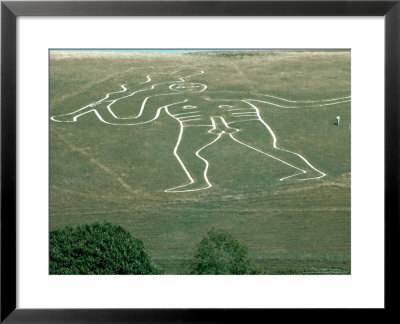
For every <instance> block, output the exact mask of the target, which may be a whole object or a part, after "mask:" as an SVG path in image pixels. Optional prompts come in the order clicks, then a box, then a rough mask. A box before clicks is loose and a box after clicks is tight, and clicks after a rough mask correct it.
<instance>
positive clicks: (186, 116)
mask: <svg viewBox="0 0 400 324" xmlns="http://www.w3.org/2000/svg"><path fill="white" fill-rule="evenodd" d="M179 71H182V70H177V71H173V72H166V73H158V74H167V75H171V76H173V75H174V74H176V73H178V72H179ZM204 73H205V72H204V70H200V71H199V72H198V73H195V74H191V75H188V76H185V77H179V78H178V81H177V80H175V81H170V82H161V83H157V84H154V85H152V86H151V87H150V88H146V89H140V90H137V91H133V92H131V93H130V94H128V95H126V96H122V97H120V98H117V99H113V100H111V101H109V100H107V99H109V97H110V95H112V94H116V93H123V92H126V91H127V87H126V84H122V85H121V88H122V90H119V91H114V92H110V93H107V94H106V96H105V97H104V98H102V99H100V100H98V101H96V102H93V103H90V104H88V105H86V106H84V107H82V108H79V109H78V110H75V111H73V112H71V113H67V114H63V115H59V116H68V115H74V117H73V120H72V121H59V120H57V119H56V117H58V116H52V117H51V120H53V121H56V122H76V121H77V119H78V118H79V117H81V116H82V115H85V114H87V113H90V112H94V113H95V115H96V116H97V118H98V119H99V120H100V121H101V122H103V123H105V124H109V125H115V126H133V125H142V124H147V123H151V122H152V121H154V120H156V119H157V118H158V117H159V116H160V113H161V111H162V110H163V109H164V110H165V112H166V113H167V114H168V115H169V116H171V117H173V118H174V119H175V120H177V121H178V122H179V124H180V131H179V135H178V140H177V142H176V144H175V147H174V150H173V154H174V156H175V158H176V159H177V160H178V162H179V164H180V166H181V168H182V169H183V171H184V172H185V174H186V176H187V178H188V179H189V181H190V182H189V183H187V184H184V185H180V186H177V187H173V188H169V189H166V190H164V191H165V192H170V193H172V192H192V191H200V190H206V189H209V188H211V187H212V184H211V182H210V181H209V179H208V176H207V173H208V169H209V162H208V161H207V160H206V159H204V158H203V157H202V156H201V155H200V152H201V151H202V150H204V149H205V148H207V147H209V146H211V145H212V144H214V143H216V142H217V141H218V140H219V139H220V138H221V137H222V135H223V134H228V135H229V136H230V137H231V139H232V140H233V141H235V142H237V143H239V144H241V145H244V146H246V147H248V148H250V149H252V150H255V151H256V152H258V153H261V154H263V155H266V156H268V157H271V158H273V159H275V160H277V161H279V162H281V163H283V164H285V165H287V166H290V167H292V168H294V169H296V170H297V171H300V172H297V173H295V174H293V175H290V176H287V177H284V178H281V179H280V181H284V180H286V179H289V178H292V177H294V176H297V175H300V174H306V173H307V171H306V170H304V169H301V168H298V167H296V166H294V165H292V164H290V163H288V162H286V161H284V160H282V159H279V158H277V157H276V156H274V155H271V154H269V153H266V152H263V151H262V150H259V149H257V148H256V147H253V146H251V145H248V144H246V143H244V142H242V141H240V140H239V139H237V138H236V137H235V136H234V133H236V132H240V130H239V129H237V128H232V127H230V126H229V125H230V124H233V123H238V122H245V121H255V120H256V121H259V122H261V123H262V124H263V125H264V126H265V127H266V129H267V130H268V132H269V134H270V135H271V136H272V139H273V148H274V149H276V150H280V151H284V152H288V153H291V154H294V155H296V156H298V157H299V158H300V159H302V160H303V161H304V162H305V163H306V164H307V165H308V166H309V167H310V168H311V169H313V170H314V171H316V172H318V173H319V174H320V176H318V177H310V178H305V179H296V180H297V181H304V180H314V179H320V178H323V177H325V176H326V174H325V173H323V172H322V171H321V170H318V169H317V168H315V167H314V166H313V165H312V164H311V163H310V162H309V161H308V160H307V159H306V158H305V157H304V156H302V155H301V154H299V153H296V152H293V151H289V150H285V149H282V148H280V147H278V146H277V138H276V135H275V133H274V132H273V131H272V129H271V127H270V126H269V125H268V124H267V123H266V122H265V121H264V120H263V119H262V117H261V115H260V111H259V109H258V107H257V106H255V105H254V104H253V103H252V102H262V103H265V104H268V105H271V106H275V107H279V108H284V109H299V108H317V107H325V106H330V105H337V104H342V103H346V102H350V101H351V96H347V97H340V98H333V99H324V100H303V101H300V100H290V99H285V98H280V97H276V96H272V95H267V94H253V93H252V94H251V95H254V96H261V97H266V99H268V98H273V99H278V100H280V101H283V102H288V103H304V104H311V105H307V106H303V107H296V106H284V105H281V104H277V103H274V102H271V101H270V99H268V101H267V100H261V99H257V98H248V99H241V100H240V99H218V100H214V99H211V98H203V99H206V100H210V101H218V102H221V101H230V102H232V101H241V102H244V103H246V104H248V105H250V106H251V107H252V109H253V110H252V111H249V108H235V109H227V110H225V111H229V112H231V111H243V112H237V113H231V114H232V117H255V116H256V117H257V118H256V119H246V120H238V121H232V122H229V123H228V122H226V121H225V119H224V118H223V117H222V116H211V117H209V118H210V120H211V125H186V126H185V125H183V122H188V121H197V120H201V119H202V118H197V117H202V115H196V114H198V113H200V111H189V112H184V113H178V114H171V113H170V112H169V111H168V107H170V106H174V105H177V104H184V103H186V102H188V100H189V99H185V100H183V101H179V102H175V103H172V104H169V105H165V106H162V107H159V108H158V109H157V111H156V113H155V116H154V117H153V118H152V119H151V120H148V121H145V122H139V123H133V124H125V123H124V124H118V123H110V122H107V121H105V120H104V119H103V118H102V117H101V115H100V114H99V113H98V112H97V110H96V109H95V108H94V107H96V106H97V105H100V104H102V103H104V102H109V104H108V105H107V110H108V112H109V113H110V115H111V116H112V117H113V118H114V119H117V120H122V119H129V120H132V119H138V118H140V117H141V116H142V114H143V111H144V109H145V106H146V103H147V101H148V99H149V98H151V97H156V96H166V95H175V94H177V93H182V92H181V91H179V90H177V89H173V87H174V86H175V85H176V84H179V83H180V82H182V83H183V82H186V81H187V80H186V78H189V77H193V76H196V75H201V74H204ZM151 81H152V78H151V75H150V74H149V75H147V76H146V80H145V81H143V82H140V83H139V84H146V83H149V82H151ZM171 83H172V84H171ZM161 84H171V85H170V86H169V88H170V89H171V90H173V91H176V92H174V93H169V94H161V95H152V96H148V97H146V98H145V99H144V100H143V102H142V104H141V107H140V111H139V113H138V114H137V115H136V116H134V117H133V116H129V117H118V116H116V115H115V114H114V112H113V111H112V109H111V106H112V105H113V104H114V103H115V102H117V101H119V100H121V99H124V98H128V97H131V96H134V95H135V94H137V93H139V92H143V91H148V90H153V89H154V88H155V87H156V86H159V85H161ZM194 84H196V85H201V86H202V89H201V90H200V91H196V92H197V93H199V92H203V91H205V90H206V89H207V85H205V84H202V83H195V82H190V83H189V85H190V87H192V88H199V87H198V86H196V87H193V85H194ZM183 88H185V86H183ZM232 107H233V106H231V105H219V106H218V108H220V109H223V108H232ZM87 108H93V109H88V110H87ZM197 108H198V107H197V106H192V105H185V106H183V108H182V109H197ZM85 109H86V110H85ZM82 110H85V111H84V112H82V113H81V114H78V115H76V113H77V112H79V111H82ZM216 120H219V122H220V123H222V125H223V127H224V128H223V130H220V129H217V123H216ZM185 127H212V129H210V130H209V131H208V132H209V133H214V134H215V132H217V137H216V138H215V139H214V140H212V141H211V142H209V143H207V144H206V145H204V146H202V147H201V148H200V149H199V150H197V151H196V152H195V155H196V156H197V157H198V158H200V159H201V160H202V161H203V162H204V163H205V168H204V171H203V178H204V181H205V183H206V184H207V185H206V186H204V187H201V188H196V189H186V190H178V189H183V188H185V187H187V186H190V185H191V184H193V183H195V182H196V181H195V180H194V178H193V177H192V175H191V174H190V172H189V170H188V169H187V168H186V166H185V164H184V163H183V161H182V160H181V158H180V157H179V155H178V148H179V145H180V143H181V141H182V138H183V130H184V128H185ZM228 129H232V131H226V130H228ZM213 131H214V132H213Z"/></svg>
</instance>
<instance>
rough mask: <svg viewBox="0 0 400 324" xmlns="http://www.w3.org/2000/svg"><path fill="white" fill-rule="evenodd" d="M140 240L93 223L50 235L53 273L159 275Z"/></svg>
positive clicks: (120, 228) (117, 229) (51, 269)
mask: <svg viewBox="0 0 400 324" xmlns="http://www.w3.org/2000/svg"><path fill="white" fill-rule="evenodd" d="M160 273H162V271H161V270H160V269H159V268H158V267H157V266H156V265H154V264H153V262H152V261H151V259H150V256H149V255H148V254H147V252H146V250H145V246H144V244H143V242H142V241H141V240H140V239H137V238H135V237H133V236H132V234H131V233H129V232H128V231H127V230H125V229H124V228H122V227H121V226H117V225H113V224H111V223H102V224H100V223H93V224H87V225H81V226H78V227H75V228H74V227H71V226H67V227H65V228H61V229H56V230H53V231H51V232H50V274H160Z"/></svg>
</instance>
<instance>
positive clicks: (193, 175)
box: [165, 126, 222, 192]
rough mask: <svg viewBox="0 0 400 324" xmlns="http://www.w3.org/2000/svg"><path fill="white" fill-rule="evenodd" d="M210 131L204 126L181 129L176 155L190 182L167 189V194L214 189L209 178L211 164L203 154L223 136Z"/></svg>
mask: <svg viewBox="0 0 400 324" xmlns="http://www.w3.org/2000/svg"><path fill="white" fill-rule="evenodd" d="M209 129H210V128H209V127H202V126H188V127H181V129H180V133H179V137H178V141H177V143H176V146H175V149H174V155H175V157H176V159H177V160H178V162H179V164H180V166H181V167H182V169H183V171H184V172H185V173H186V176H187V178H188V181H189V182H188V183H186V184H183V185H180V186H177V187H173V188H170V189H167V190H165V192H190V191H198V190H205V189H208V188H211V187H212V184H211V183H210V181H209V180H208V177H207V171H208V167H209V163H208V161H207V160H206V159H205V158H204V157H203V156H202V155H201V153H202V151H203V150H204V149H206V148H207V147H208V146H210V145H212V144H214V143H215V142H216V141H218V139H219V138H220V137H221V136H222V134H218V135H216V134H211V133H208V130H209Z"/></svg>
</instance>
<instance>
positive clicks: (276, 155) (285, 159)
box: [230, 120, 326, 181]
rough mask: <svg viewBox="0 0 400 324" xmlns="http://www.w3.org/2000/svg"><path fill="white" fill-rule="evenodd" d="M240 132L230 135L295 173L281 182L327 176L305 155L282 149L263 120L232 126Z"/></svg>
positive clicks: (236, 140)
mask: <svg viewBox="0 0 400 324" xmlns="http://www.w3.org/2000/svg"><path fill="white" fill-rule="evenodd" d="M231 125H232V126H233V127H235V128H239V129H240V131H239V132H237V133H234V134H230V136H231V138H232V139H233V140H234V141H235V142H238V143H240V144H242V145H244V146H247V147H249V148H250V149H253V150H255V151H257V152H259V153H261V154H263V155H266V156H268V157H270V158H273V159H275V160H277V161H279V162H281V163H283V164H285V165H287V166H289V167H292V168H293V171H294V173H293V174H291V175H288V176H287V177H283V178H281V179H280V180H281V181H283V180H289V179H290V180H311V179H319V178H322V177H324V176H325V175H326V174H325V173H323V172H322V171H320V170H318V169H317V168H316V167H314V166H313V165H312V164H311V163H310V162H309V161H308V160H307V159H306V157H304V156H303V155H301V154H299V153H296V152H293V151H289V150H286V149H284V148H280V147H279V146H278V145H277V140H276V136H275V134H274V132H273V131H272V129H271V128H270V127H269V125H268V124H267V123H265V122H264V121H262V120H259V121H258V120H255V121H244V122H237V123H233V124H231Z"/></svg>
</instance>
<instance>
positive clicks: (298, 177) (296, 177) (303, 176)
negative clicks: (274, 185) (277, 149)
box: [279, 169, 326, 181]
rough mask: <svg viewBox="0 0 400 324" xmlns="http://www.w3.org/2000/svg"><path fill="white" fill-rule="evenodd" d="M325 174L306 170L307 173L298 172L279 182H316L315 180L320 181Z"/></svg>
mask: <svg viewBox="0 0 400 324" xmlns="http://www.w3.org/2000/svg"><path fill="white" fill-rule="evenodd" d="M325 176H326V174H325V173H323V172H321V171H319V170H312V169H311V170H308V171H304V170H302V171H299V172H297V173H295V174H292V175H290V176H288V177H284V178H281V179H279V180H280V181H289V180H293V181H305V180H316V179H321V178H323V177H325Z"/></svg>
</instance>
